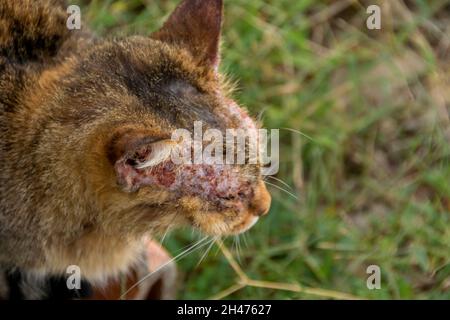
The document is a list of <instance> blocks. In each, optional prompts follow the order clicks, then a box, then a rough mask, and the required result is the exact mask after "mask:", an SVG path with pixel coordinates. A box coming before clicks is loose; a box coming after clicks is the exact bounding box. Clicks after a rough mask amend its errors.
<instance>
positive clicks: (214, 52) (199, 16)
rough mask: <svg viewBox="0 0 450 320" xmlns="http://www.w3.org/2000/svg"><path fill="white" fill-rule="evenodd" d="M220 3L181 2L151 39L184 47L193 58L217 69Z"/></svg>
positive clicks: (215, 0) (203, 0)
mask: <svg viewBox="0 0 450 320" xmlns="http://www.w3.org/2000/svg"><path fill="white" fill-rule="evenodd" d="M222 7H223V4H222V0H183V2H182V3H181V4H180V5H178V7H177V8H176V9H175V11H174V12H173V13H172V14H171V16H170V17H169V18H168V20H167V21H166V23H165V24H164V25H163V27H162V28H161V29H160V30H159V31H157V32H155V33H153V34H152V35H151V37H152V38H153V39H157V40H161V41H164V42H168V43H177V44H180V45H183V46H184V47H186V48H187V49H188V50H189V51H190V52H191V53H192V55H193V56H194V57H195V58H198V59H199V61H200V62H201V63H202V64H204V65H206V66H210V67H213V68H215V69H217V67H218V65H219V60H220V57H219V42H220V30H221V26H222Z"/></svg>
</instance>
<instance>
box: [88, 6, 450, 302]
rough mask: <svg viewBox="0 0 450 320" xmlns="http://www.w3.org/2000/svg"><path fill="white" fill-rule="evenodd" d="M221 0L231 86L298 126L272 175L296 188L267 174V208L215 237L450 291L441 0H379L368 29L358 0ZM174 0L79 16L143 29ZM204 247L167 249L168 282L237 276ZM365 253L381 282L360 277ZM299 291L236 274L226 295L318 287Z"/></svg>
mask: <svg viewBox="0 0 450 320" xmlns="http://www.w3.org/2000/svg"><path fill="white" fill-rule="evenodd" d="M225 3H226V9H225V10H226V11H225V24H224V34H223V47H222V53H223V63H222V66H221V69H222V70H223V71H225V72H226V73H228V74H230V75H231V76H232V78H233V79H235V80H237V81H238V83H239V91H238V92H237V93H236V98H237V99H238V100H239V101H240V102H241V103H242V104H243V105H245V106H246V107H248V109H249V110H250V111H251V112H252V113H253V114H254V115H255V116H258V115H259V114H261V113H262V112H263V114H262V116H263V121H264V124H265V126H266V127H268V128H291V129H295V130H299V131H301V132H302V133H304V134H306V135H307V136H308V137H311V139H309V138H307V137H305V136H303V135H300V134H297V133H294V132H292V131H289V130H281V131H280V137H281V168H280V172H279V174H278V175H277V177H278V178H280V179H282V180H283V181H285V182H286V183H288V184H289V185H290V186H291V187H292V190H291V191H290V192H292V193H294V194H296V195H297V196H298V200H296V199H295V198H293V197H291V196H289V195H288V194H287V193H285V192H282V191H280V190H279V189H277V188H272V187H270V189H271V191H272V194H273V205H272V208H271V212H270V214H269V215H268V216H267V217H265V218H264V219H262V220H261V222H260V223H258V224H257V225H256V226H255V227H254V228H253V229H252V230H251V231H249V232H248V234H247V235H245V236H243V237H241V239H240V243H241V250H240V252H237V250H236V246H234V245H233V240H234V239H229V240H227V241H226V244H227V245H228V247H229V248H230V249H232V250H233V253H234V255H235V256H236V257H239V260H238V261H239V263H240V265H241V266H242V269H243V270H244V271H245V273H246V274H247V275H248V276H249V277H250V278H252V279H255V280H264V281H274V282H282V283H297V284H301V285H303V286H307V287H310V288H315V289H326V290H332V291H337V292H339V293H347V294H352V295H354V296H358V297H362V298H369V299H372V298H373V299H408V298H412V299H420V298H431V299H438V298H447V299H448V298H450V212H449V211H450V184H449V181H450V144H449V141H450V121H449V108H450V92H449V91H450V90H449V89H450V59H449V57H450V36H449V35H450V29H449V26H450V23H449V21H450V14H449V8H450V1H424V0H422V1H419V0H417V1H408V6H405V5H403V2H402V1H392V2H391V1H389V2H388V1H382V2H381V3H382V4H383V5H382V8H383V14H382V30H379V31H368V30H367V29H366V28H365V18H366V16H367V15H366V13H365V8H366V7H367V5H368V4H367V3H365V2H361V1H360V2H358V1H328V2H327V1H311V0H303V1H291V0H278V1H275V0H272V1H263V0H234V1H230V0H228V1H227V0H225ZM371 3H372V2H370V4H371ZM388 3H389V5H388ZM176 4H177V1H174V0H170V1H143V0H142V1H140V0H132V1H116V2H112V1H92V2H90V4H88V3H87V2H85V4H84V5H82V6H81V7H82V11H83V16H82V20H83V23H85V22H86V21H88V22H89V23H88V24H89V25H90V26H91V28H92V30H94V31H95V32H96V33H98V34H100V35H111V34H113V35H117V36H120V35H127V34H133V33H139V34H149V33H150V32H151V31H153V30H156V29H157V28H158V27H159V26H160V25H161V24H162V22H163V21H164V19H165V18H166V17H167V15H168V13H169V12H170V11H171V10H172V9H173V8H174V7H175V5H176ZM341 5H342V6H341ZM335 9H339V10H335ZM268 181H269V182H271V183H275V184H278V185H279V186H282V187H283V185H282V184H280V183H279V182H277V181H272V180H268ZM194 239H196V237H193V236H192V235H191V232H190V231H178V232H174V233H172V234H170V235H169V236H168V237H167V239H166V240H165V245H166V246H167V247H168V248H169V250H170V251H171V252H172V253H174V254H175V253H176V252H177V251H179V250H180V248H182V247H184V246H186V245H187V244H189V243H190V242H192V241H194ZM244 239H245V241H244ZM203 252H204V250H199V252H196V253H193V254H191V255H189V256H187V257H186V258H184V259H182V260H180V261H179V263H178V265H179V269H180V272H181V275H182V279H183V281H181V284H180V295H179V297H180V298H198V299H203V298H209V297H211V296H214V295H216V294H218V293H219V292H221V291H222V290H224V289H227V288H228V287H230V286H232V285H234V284H235V283H236V281H237V276H236V274H235V273H234V271H233V269H232V268H231V266H230V263H229V261H228V260H227V259H225V257H224V255H223V254H222V253H221V252H220V250H219V249H218V248H217V247H213V249H212V250H211V251H210V253H209V254H208V255H207V256H206V257H205V259H204V260H203V261H202V263H201V264H200V265H198V266H197V263H198V261H199V259H200V258H201V257H202V255H203ZM371 264H376V265H379V266H380V267H381V274H382V284H381V285H382V288H381V289H380V290H368V289H367V287H366V279H367V276H368V275H367V274H366V268H367V266H368V265H371ZM312 293H318V294H311V292H310V291H308V292H305V291H303V292H292V291H287V290H280V289H270V288H256V287H251V286H247V287H244V288H242V289H240V290H238V291H236V292H234V293H232V294H231V295H228V296H227V298H234V299H245V298H255V299H311V298H328V297H329V296H328V295H327V293H326V292H325V293H323V292H322V291H319V292H315V291H314V292H312Z"/></svg>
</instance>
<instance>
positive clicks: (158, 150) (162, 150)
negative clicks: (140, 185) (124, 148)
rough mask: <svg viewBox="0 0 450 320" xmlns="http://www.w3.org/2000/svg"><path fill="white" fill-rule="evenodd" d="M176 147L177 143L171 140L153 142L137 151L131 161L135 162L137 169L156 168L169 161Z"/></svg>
mask: <svg viewBox="0 0 450 320" xmlns="http://www.w3.org/2000/svg"><path fill="white" fill-rule="evenodd" d="M176 145H177V143H176V142H174V141H172V140H170V139H166V140H160V141H157V142H153V143H152V144H150V145H146V146H144V147H142V148H140V149H139V150H137V151H136V152H135V154H134V155H133V157H132V158H131V159H130V160H132V163H133V162H134V164H133V166H134V167H135V168H136V169H145V168H149V167H154V166H156V165H158V164H160V163H162V162H164V161H167V160H168V159H169V158H170V155H171V153H172V150H173V148H174V147H175V146H176Z"/></svg>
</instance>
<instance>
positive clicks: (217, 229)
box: [193, 213, 259, 236]
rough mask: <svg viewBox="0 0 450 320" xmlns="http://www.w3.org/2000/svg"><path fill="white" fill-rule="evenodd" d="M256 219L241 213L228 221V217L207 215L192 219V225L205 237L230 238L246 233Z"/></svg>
mask: <svg viewBox="0 0 450 320" xmlns="http://www.w3.org/2000/svg"><path fill="white" fill-rule="evenodd" d="M258 219H259V217H257V216H255V215H253V214H251V213H241V214H239V215H238V216H235V217H233V218H232V220H231V221H230V217H226V215H224V214H222V213H208V214H206V215H198V216H197V217H194V219H193V225H194V226H195V227H196V228H197V229H200V230H201V231H202V232H203V233H205V234H207V235H211V236H231V235H238V234H241V233H244V232H246V231H248V230H249V229H251V228H252V227H253V226H254V225H255V224H256V223H257V222H258Z"/></svg>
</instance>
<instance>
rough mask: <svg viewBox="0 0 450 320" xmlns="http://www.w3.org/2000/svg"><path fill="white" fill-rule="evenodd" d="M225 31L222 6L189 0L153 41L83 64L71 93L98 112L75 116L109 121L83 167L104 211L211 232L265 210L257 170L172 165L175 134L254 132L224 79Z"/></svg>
mask: <svg viewBox="0 0 450 320" xmlns="http://www.w3.org/2000/svg"><path fill="white" fill-rule="evenodd" d="M221 24H222V1H221V0H185V1H183V2H182V3H181V4H180V5H179V6H178V7H177V8H176V9H175V11H174V12H173V13H172V15H171V16H170V17H169V18H168V20H167V21H166V23H165V24H164V25H163V27H162V28H161V29H160V30H159V31H157V32H155V33H153V34H152V35H151V36H150V37H140V36H139V37H138V36H135V37H129V38H125V39H123V40H117V41H113V42H106V43H103V44H101V45H98V46H96V47H95V48H94V49H93V50H91V52H89V53H87V54H86V57H85V58H84V59H83V60H82V61H81V62H80V64H79V66H78V69H77V72H76V74H77V78H76V79H73V80H72V81H69V82H68V84H67V88H68V89H67V90H66V92H69V93H70V94H71V95H72V96H77V100H76V103H78V104H83V105H89V104H90V105H92V104H95V105H96V107H95V108H92V109H87V110H84V111H83V112H81V113H80V112H78V113H77V115H76V116H77V117H80V119H86V118H89V117H93V118H95V117H96V116H99V117H100V118H101V119H103V120H102V121H103V122H102V125H101V126H99V128H101V129H100V130H97V131H95V139H93V140H92V144H93V145H94V146H95V148H96V152H94V153H92V154H93V156H92V158H91V159H90V163H91V164H92V165H90V166H89V169H87V170H88V171H92V172H91V173H90V174H89V176H90V177H93V178H91V180H92V181H91V182H92V184H93V185H95V186H96V187H95V191H96V192H98V193H99V195H100V198H101V203H102V205H103V206H104V208H105V210H104V211H105V212H120V214H123V215H127V216H128V217H130V219H129V220H128V221H136V223H139V224H140V225H141V226H143V227H144V228H147V227H148V226H151V228H156V229H158V230H165V229H166V228H167V227H169V226H174V225H186V224H188V225H192V226H194V227H196V228H198V229H200V230H201V231H203V232H205V233H207V234H211V235H227V234H237V233H241V232H243V231H245V230H247V229H249V228H250V227H251V226H252V225H253V224H254V223H255V222H256V221H257V220H258V217H260V216H261V215H264V214H266V213H267V212H268V210H269V206H270V195H269V193H268V192H267V190H266V187H265V184H264V182H263V180H262V176H261V165H260V163H248V161H247V162H244V163H243V164H226V163H222V164H217V163H214V164H209V163H204V162H201V163H193V161H192V162H191V163H188V162H186V163H175V161H174V160H173V159H172V155H173V152H174V150H175V149H176V148H179V147H180V142H181V141H174V140H173V139H172V138H173V132H174V130H180V129H182V130H185V131H184V132H188V133H192V134H194V133H193V132H194V127H195V123H201V126H202V130H203V131H202V132H204V131H205V130H206V129H215V130H216V131H215V132H216V133H217V132H218V133H219V134H220V135H222V136H223V137H225V136H226V131H227V129H244V130H245V131H246V132H250V133H251V134H253V133H255V132H256V131H257V129H258V127H257V124H256V123H255V121H254V120H253V119H252V118H251V117H250V116H249V115H248V114H247V112H246V111H245V110H244V109H242V108H241V107H240V106H239V105H238V104H237V103H236V102H235V101H234V100H232V99H231V97H229V94H228V91H227V89H226V84H225V81H224V79H223V77H222V76H221V75H220V74H219V72H218V66H219V62H220V54H219V45H220V32H221ZM79 92H82V93H83V94H82V95H81V94H78V93H79ZM91 93H92V94H91ZM74 103H75V102H74ZM181 140H183V139H181ZM210 141H211V140H210ZM200 143H201V144H202V143H204V142H200ZM188 152H190V151H188ZM193 152H194V151H193ZM223 152H224V151H223V150H218V149H215V153H223ZM232 156H234V153H233V155H232ZM191 160H193V159H191ZM130 223H131V222H130Z"/></svg>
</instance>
